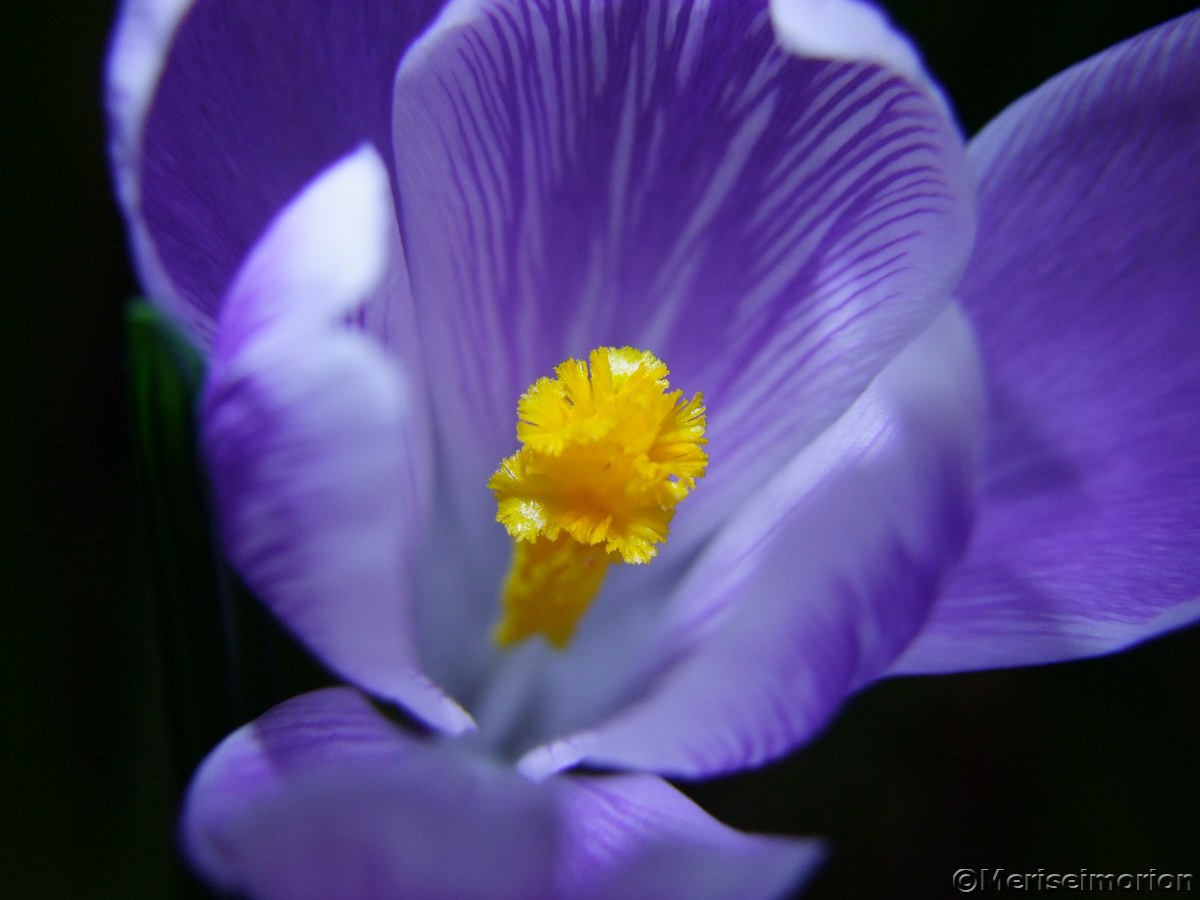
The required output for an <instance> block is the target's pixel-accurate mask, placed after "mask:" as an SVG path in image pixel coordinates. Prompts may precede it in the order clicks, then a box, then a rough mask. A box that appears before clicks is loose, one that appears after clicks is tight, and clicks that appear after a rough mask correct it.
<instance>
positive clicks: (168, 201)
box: [108, 0, 439, 345]
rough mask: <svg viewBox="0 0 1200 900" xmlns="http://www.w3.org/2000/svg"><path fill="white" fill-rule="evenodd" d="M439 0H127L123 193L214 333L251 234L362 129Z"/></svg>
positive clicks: (121, 39)
mask: <svg viewBox="0 0 1200 900" xmlns="http://www.w3.org/2000/svg"><path fill="white" fill-rule="evenodd" d="M438 5H439V4H438V2H436V0H409V2H404V3H393V2H381V0H347V2H339V3H336V4H328V3H323V2H314V0H270V2H246V0H237V2H218V0H193V2H190V3H188V2H184V0H126V2H125V3H124V4H123V6H122V9H121V17H120V20H119V21H118V24H117V37H116V40H115V41H114V43H113V48H112V52H111V54H110V58H109V60H108V108H109V116H110V120H111V128H110V130H111V134H112V156H113V161H114V165H115V169H116V178H117V184H118V192H119V195H120V197H121V200H122V205H123V206H124V208H125V214H126V216H127V218H128V220H129V223H130V229H131V232H132V236H133V246H134V250H135V254H136V256H137V261H138V267H139V269H140V271H141V274H142V276H143V278H144V279H145V282H146V286H147V288H148V289H149V290H150V291H151V292H152V293H153V295H154V299H155V300H156V301H157V302H159V303H161V304H162V305H163V306H165V307H166V308H167V309H168V310H169V311H170V312H171V313H173V314H174V315H175V316H176V317H177V318H178V319H179V321H180V322H181V323H182V324H183V325H184V326H185V327H186V329H187V331H188V332H189V334H190V335H191V336H192V338H193V339H195V340H197V341H198V342H199V343H201V344H204V345H207V344H208V342H209V340H210V338H211V334H212V329H213V323H214V320H215V319H216V317H217V315H218V313H219V308H220V302H221V299H222V298H223V296H224V294H225V291H226V289H227V288H228V286H229V283H230V281H231V279H232V277H233V274H234V272H235V271H236V270H237V267H238V266H239V264H240V263H241V260H242V258H243V257H244V256H245V254H246V252H247V250H248V249H249V247H250V245H251V243H252V242H253V241H254V239H255V238H256V236H257V235H258V233H259V232H260V231H261V230H262V229H263V227H264V226H265V225H266V224H267V221H268V220H269V219H270V218H271V216H272V215H273V214H274V212H275V210H277V209H278V208H279V207H280V206H282V205H283V204H284V203H285V202H286V201H287V199H288V198H289V197H291V196H292V195H293V194H294V193H295V192H296V191H298V190H299V189H300V188H301V187H302V186H303V185H304V184H306V183H307V182H308V181H309V180H310V179H311V178H313V177H314V176H315V175H316V174H317V172H319V171H320V170H322V169H323V168H325V167H326V166H328V165H329V164H330V163H332V162H333V161H334V160H335V159H337V158H339V157H341V156H343V155H344V154H346V153H347V152H349V151H350V150H352V149H353V148H354V147H355V146H357V145H359V144H361V143H362V142H364V141H370V142H372V143H374V145H375V146H376V148H378V149H379V151H380V152H381V153H383V154H384V155H385V156H386V157H388V158H390V156H391V141H392V132H391V115H390V109H391V88H392V77H393V75H394V73H395V69H396V65H397V63H398V62H399V60H400V56H401V54H402V53H403V52H404V49H405V48H406V47H407V46H408V44H409V43H410V42H411V41H412V39H413V38H414V37H415V36H416V35H417V34H418V33H419V32H420V31H421V29H422V28H423V27H424V26H425V25H426V24H427V22H428V21H429V19H430V18H431V17H432V16H433V14H434V13H435V12H436V10H437V7H438Z"/></svg>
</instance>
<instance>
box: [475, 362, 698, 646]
mask: <svg viewBox="0 0 1200 900" xmlns="http://www.w3.org/2000/svg"><path fill="white" fill-rule="evenodd" d="M589 363H590V371H589ZM554 371H555V376H556V377H555V378H539V379H538V380H537V382H535V383H534V385H533V386H532V387H531V388H530V389H529V390H528V391H526V392H525V394H524V395H523V396H522V397H521V400H520V402H519V403H518V405H517V414H518V416H519V417H520V421H519V422H518V424H517V437H518V438H519V439H520V440H521V442H522V444H523V445H524V446H522V448H521V449H520V450H518V451H517V452H516V453H514V454H513V455H512V456H510V457H508V458H507V459H505V460H504V461H503V462H501V464H500V468H499V469H498V470H497V471H496V473H495V474H494V475H493V476H492V477H491V479H490V480H489V481H488V487H489V488H491V490H492V492H493V493H494V494H495V495H496V501H497V503H498V507H499V508H498V512H497V515H496V519H497V521H499V522H500V523H501V524H503V525H504V527H505V528H506V529H507V530H508V533H509V534H510V535H512V537H513V538H514V541H515V548H514V555H513V563H512V568H511V569H510V571H509V574H508V578H507V579H506V581H505V586H504V597H503V610H504V616H503V619H502V620H501V622H500V624H499V625H498V626H497V628H496V633H495V639H496V641H497V642H498V643H499V644H501V645H502V646H508V645H511V644H514V643H517V642H518V641H521V640H524V639H525V638H527V637H530V636H532V635H534V634H542V635H544V636H545V637H546V639H547V640H549V641H550V642H551V643H552V644H553V645H554V646H556V647H559V648H564V647H566V646H567V644H568V643H569V642H570V640H571V636H572V634H573V633H574V631H575V626H576V624H577V623H578V621H579V618H580V616H582V615H583V613H584V612H586V611H587V609H588V607H589V606H590V605H591V602H592V600H593V599H594V598H595V596H596V594H597V593H599V590H600V587H601V585H602V583H603V581H604V575H605V572H606V571H607V569H608V566H609V564H610V563H612V562H627V563H646V562H649V561H650V560H651V559H653V558H654V556H655V555H656V554H657V552H658V549H657V547H656V546H655V545H657V544H659V543H661V542H663V541H664V540H666V538H667V533H668V531H669V530H670V523H671V519H672V517H673V516H674V514H675V506H676V504H678V503H679V501H680V500H682V499H683V498H684V497H686V496H687V495H688V494H689V493H690V492H691V490H692V488H694V487H695V484H696V479H697V478H700V477H702V476H703V475H704V472H705V468H706V467H707V465H708V458H707V456H705V454H704V451H703V450H702V449H701V448H702V447H703V445H704V444H705V443H706V440H705V438H704V426H705V410H704V406H703V401H702V399H701V396H700V394H696V395H695V396H694V397H692V399H691V400H684V399H683V392H682V391H673V392H671V393H668V390H669V388H670V385H669V384H668V382H667V378H666V376H667V367H666V366H665V365H664V364H663V363H662V361H661V360H659V359H658V358H657V357H655V356H654V355H653V354H651V353H647V352H645V351H641V350H635V349H633V348H632V347H623V348H621V349H616V348H612V347H601V348H599V349H597V350H593V351H592V352H591V353H590V354H589V355H588V362H587V363H585V362H583V361H581V360H577V359H568V360H567V361H566V362H564V363H562V364H561V365H559V366H558V367H556V368H555V370H554Z"/></svg>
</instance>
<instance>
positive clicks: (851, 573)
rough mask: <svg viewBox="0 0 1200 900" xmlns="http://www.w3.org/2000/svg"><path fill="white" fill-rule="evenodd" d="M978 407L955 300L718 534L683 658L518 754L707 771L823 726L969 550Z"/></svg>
mask: <svg viewBox="0 0 1200 900" xmlns="http://www.w3.org/2000/svg"><path fill="white" fill-rule="evenodd" d="M982 408H983V394H982V376H981V374H980V372H979V368H978V358H977V354H976V350H975V345H974V342H973V340H972V337H971V335H970V332H969V329H968V328H967V326H966V324H965V320H964V319H963V317H962V316H961V314H960V313H959V312H958V311H957V310H956V309H955V308H951V310H948V311H947V312H945V313H943V315H942V316H941V317H939V319H938V320H937V321H936V322H935V323H934V324H933V325H932V326H931V327H930V328H929V329H928V330H927V331H926V332H925V333H924V334H923V335H922V336H921V337H920V338H919V339H918V340H916V341H915V342H913V344H912V345H910V346H909V347H908V348H907V349H906V350H905V351H904V352H903V353H902V354H901V355H900V356H899V357H897V359H896V360H895V361H893V362H892V363H891V364H890V365H889V366H888V367H887V368H886V369H885V370H884V371H883V373H882V374H881V375H880V376H879V378H877V379H876V380H875V381H874V382H873V383H872V385H871V387H870V388H869V389H868V390H867V391H866V393H865V394H864V395H863V396H862V398H861V399H860V400H859V401H858V403H856V404H855V405H854V406H853V407H851V409H850V410H849V411H847V413H846V414H845V415H844V416H843V417H842V418H841V419H839V420H838V421H837V422H836V423H835V424H834V425H833V427H832V428H830V429H829V430H828V431H826V432H825V433H824V434H823V435H822V436H821V437H820V438H818V439H817V440H816V441H815V442H813V444H812V445H811V446H810V447H808V448H807V449H806V450H805V451H804V452H803V453H802V454H800V455H799V456H797V457H796V459H794V460H793V461H792V463H791V464H790V465H788V466H787V467H786V468H785V469H784V470H783V471H782V472H781V473H780V475H779V476H778V477H777V478H776V479H774V480H773V481H772V482H770V483H769V484H768V485H767V486H766V488H764V490H763V491H762V492H760V493H759V494H758V495H757V496H755V497H752V498H750V499H749V500H748V501H747V503H746V505H745V506H744V507H743V508H742V509H741V510H740V511H739V512H738V514H737V515H736V517H735V518H734V519H733V520H732V521H731V522H729V523H728V524H727V525H726V526H725V527H724V528H723V530H722V531H720V532H718V534H717V535H716V536H715V538H714V543H713V545H712V546H711V547H710V548H709V549H708V550H707V551H706V553H705V555H704V556H702V557H701V559H700V560H699V562H698V563H697V565H696V566H695V567H694V569H693V570H692V571H691V572H690V573H689V576H688V577H687V578H686V580H685V581H684V582H683V584H682V585H681V586H680V587H679V589H678V593H677V595H676V597H675V598H674V601H673V605H672V607H671V608H670V609H669V610H668V618H667V622H668V626H667V628H666V629H665V633H664V634H662V635H661V637H660V640H659V641H658V643H659V645H660V658H661V655H662V654H664V653H670V652H673V653H674V654H676V655H677V656H678V657H679V661H678V662H677V663H676V664H674V665H668V666H667V667H666V668H665V671H662V672H661V673H660V674H659V676H658V678H657V680H656V681H654V682H652V683H650V685H649V686H648V687H647V688H646V689H645V691H644V696H643V697H642V698H641V699H640V700H637V701H635V702H634V703H633V704H631V705H630V706H628V707H627V708H626V709H624V710H622V711H620V712H618V713H617V714H616V715H614V716H612V717H611V718H610V719H608V720H607V721H605V722H603V723H601V724H600V725H598V726H596V727H594V728H592V729H590V730H587V731H584V732H582V733H579V734H576V735H574V736H572V737H569V738H567V739H565V740H562V741H559V742H557V743H554V744H550V745H548V746H546V747H543V748H540V749H539V750H535V751H533V752H532V753H530V754H529V755H527V756H526V757H525V759H524V760H523V761H522V767H523V768H524V769H525V770H526V771H527V772H528V773H530V774H531V775H534V776H538V775H542V774H544V773H546V772H547V771H553V770H557V769H561V768H563V767H565V766H569V765H571V764H573V763H574V762H577V761H578V760H580V759H584V760H588V761H592V762H597V763H600V764H610V765H618V766H629V767H635V768H649V769H653V770H655V771H659V772H665V773H672V774H679V775H685V776H701V775H708V774H713V773H718V772H724V771H728V770H731V769H735V768H740V767H745V766H750V765H755V764H759V763H762V762H765V761H766V760H769V759H771V758H772V757H775V756H778V755H780V754H782V753H784V752H786V751H787V750H789V749H791V748H793V747H794V746H796V745H797V744H798V743H800V742H801V741H803V740H805V739H806V738H808V737H809V736H811V735H812V734H813V733H814V732H815V731H816V730H817V729H819V728H820V727H822V726H823V725H824V724H825V722H826V721H827V720H828V719H829V717H830V716H831V715H832V714H833V713H834V711H835V710H836V709H837V708H838V706H839V705H840V704H841V703H842V702H843V701H844V700H845V698H846V697H847V695H848V694H849V693H850V692H851V691H853V690H855V689H856V688H858V687H860V686H861V685H863V684H864V683H866V682H868V681H870V680H872V679H873V678H875V677H876V676H877V675H878V674H879V673H880V672H882V671H883V670H884V669H885V668H886V667H887V666H888V664H889V663H890V662H891V661H892V660H893V658H894V657H895V656H896V654H897V653H899V652H900V651H901V650H902V649H903V648H904V646H905V645H906V644H907V643H908V642H909V640H911V638H912V637H913V635H914V634H915V633H916V631H917V629H918V628H919V627H920V625H921V623H922V621H923V620H924V618H925V616H926V614H927V611H928V609H929V606H930V604H931V603H932V601H933V599H934V597H935V596H936V594H937V590H938V587H939V585H940V583H941V581H942V578H943V576H944V573H945V572H946V571H947V569H948V567H949V566H951V565H952V564H953V563H954V562H955V561H956V560H957V558H958V554H959V553H960V552H961V550H962V548H963V547H964V545H965V542H966V540H967V535H968V532H969V529H970V525H971V521H972V516H973V512H974V500H975V491H974V488H975V479H976V477H977V466H978V451H979V447H980V445H981V443H982V434H981V429H982ZM611 649H612V653H613V656H614V658H619V657H620V656H621V655H622V654H623V650H622V648H618V647H613V648H611Z"/></svg>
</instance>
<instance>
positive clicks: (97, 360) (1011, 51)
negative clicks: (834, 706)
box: [0, 0, 1200, 898]
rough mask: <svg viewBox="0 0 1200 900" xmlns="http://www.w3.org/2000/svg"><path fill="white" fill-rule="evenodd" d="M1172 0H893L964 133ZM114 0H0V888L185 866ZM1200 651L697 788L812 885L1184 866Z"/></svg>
mask: <svg viewBox="0 0 1200 900" xmlns="http://www.w3.org/2000/svg"><path fill="white" fill-rule="evenodd" d="M1189 5H1190V4H1188V3H1177V2H1174V3H1173V2H1149V0H1146V2H1140V3H1134V2H1132V0H1111V2H1102V0H1069V2H1068V0H1055V2H1053V3H1049V2H1041V3H1019V2H1013V0H995V2H983V0H975V2H971V0H937V2H934V0H911V2H895V3H891V4H888V6H889V8H890V9H891V10H892V13H893V15H894V17H895V18H896V19H897V20H898V21H899V22H900V23H901V24H902V25H903V26H904V27H906V28H907V29H908V30H909V31H910V33H911V34H913V35H914V36H915V38H916V40H917V41H918V43H919V44H920V45H921V46H922V48H923V50H924V52H925V55H926V60H927V62H928V64H929V66H930V68H931V69H932V71H933V72H934V73H935V75H937V76H938V78H939V79H940V80H941V81H942V83H943V84H944V85H945V86H946V88H947V90H948V92H949V94H950V95H951V97H952V98H953V100H954V103H955V105H956V107H957V109H958V111H959V114H960V117H961V119H962V122H963V124H964V126H965V128H966V130H967V132H968V133H973V132H974V131H976V130H977V129H978V128H979V127H980V126H981V125H982V124H983V123H984V122H986V121H987V120H988V119H989V118H990V117H991V116H992V115H994V114H995V113H997V112H998V111H999V110H1000V109H1002V108H1003V107H1004V106H1005V105H1006V104H1007V103H1008V102H1009V101H1011V100H1013V99H1015V98H1016V97H1018V96H1020V95H1021V94H1022V93H1024V92H1025V91H1027V90H1029V89H1031V88H1033V87H1035V86H1036V85H1037V84H1038V83H1040V82H1041V81H1042V80H1044V79H1045V78H1046V77H1048V76H1050V75H1052V74H1054V73H1055V72H1056V71H1058V70H1060V69H1062V68H1063V67H1065V66H1067V65H1069V64H1070V63H1072V62H1075V61H1078V60H1081V59H1083V58H1085V57H1086V56H1088V55H1090V54H1092V53H1094V52H1097V51H1099V50H1101V49H1103V48H1104V47H1106V46H1108V45H1110V44H1112V43H1115V42H1116V41H1118V40H1120V39H1122V38H1123V37H1127V36H1130V35H1132V34H1134V33H1136V32H1138V31H1140V30H1143V29H1144V28H1147V27H1149V26H1151V25H1154V24H1156V23H1158V22H1161V21H1164V20H1166V19H1168V18H1170V17H1172V16H1174V15H1177V14H1179V13H1181V12H1183V11H1185V10H1186V9H1187V8H1188V6H1189ZM113 15H114V12H113V4H111V3H103V2H102V3H95V2H81V0H73V2H71V0H65V2H64V0H47V2H40V3H36V2H25V0H17V2H13V0H9V2H7V3H5V4H4V5H3V12H0V42H3V46H2V47H0V75H2V76H3V77H2V80H0V97H2V98H3V104H4V105H3V110H2V111H3V122H4V136H3V139H2V141H0V155H2V156H0V158H2V159H3V160H4V167H3V173H4V176H5V178H4V182H5V188H4V195H3V197H4V199H3V209H4V232H3V234H2V235H0V238H2V244H0V247H2V248H3V252H2V254H0V259H2V260H3V267H2V268H0V283H2V284H3V285H4V287H5V290H4V291H3V293H2V294H0V303H3V305H4V313H3V316H4V318H3V329H2V330H0V342H2V343H0V350H2V351H3V352H2V353H0V359H2V360H3V365H4V371H3V377H2V378H0V385H2V386H3V387H2V390H3V392H4V394H3V403H4V405H3V418H2V420H0V421H2V422H3V424H2V425H0V454H2V456H0V464H2V468H0V472H2V473H3V474H2V475H0V490H2V495H0V510H2V511H3V516H2V517H0V523H2V526H0V527H2V528H3V531H2V532H0V601H2V604H0V615H2V616H3V618H2V620H0V621H2V622H3V634H4V638H5V640H4V645H5V646H4V649H3V652H0V679H2V681H0V698H2V703H3V705H2V707H0V749H2V752H3V754H4V756H3V759H2V760H0V764H2V765H3V768H2V769H0V773H2V774H0V782H2V784H3V795H2V796H0V896H4V897H16V898H24V897H59V896H68V897H69V896H83V897H143V896H144V897H163V896H165V897H171V896H183V895H185V894H186V892H187V887H186V885H187V882H186V881H185V880H184V879H183V878H182V877H181V875H180V874H179V871H178V868H177V864H176V862H175V858H174V837H173V829H174V813H175V807H176V802H177V797H176V789H177V788H176V785H177V783H178V779H179V778H180V777H181V773H179V772H176V771H174V770H173V765H174V764H173V762H172V754H171V752H170V739H169V735H168V728H167V709H168V707H167V697H166V692H165V689H164V686H163V676H162V659H161V657H160V651H159V648H158V644H157V640H156V631H155V618H154V607H153V605H152V602H151V598H150V597H149V596H148V591H146V590H145V584H144V581H145V579H144V578H143V577H142V576H141V575H140V574H139V573H140V570H141V567H140V565H139V561H138V554H137V549H136V548H137V545H138V540H137V534H138V532H137V527H136V522H135V519H134V512H135V508H136V507H135V503H134V496H133V469H132V465H131V461H130V460H131V443H130V439H129V436H128V433H129V432H128V420H127V416H126V401H125V377H126V374H125V365H126V363H125V355H124V349H123V339H122V317H123V310H124V306H125V303H126V299H127V298H128V297H130V296H132V295H133V294H134V293H135V292H136V289H137V286H136V282H135V280H134V277H133V275H132V273H131V270H130V267H129V262H128V258H127V255H126V252H125V249H124V231H123V225H122V222H121V221H120V219H119V216H118V213H117V211H116V208H115V206H114V204H113V202H112V200H111V196H110V187H109V179H108V172H107V167H106V161H105V155H104V128H103V117H102V112H101V106H100V92H101V70H102V64H103V54H104V50H105V45H106V41H107V32H108V29H109V27H110V25H111V20H112V18H113ZM1198 651H1200V629H1193V630H1191V631H1185V632H1182V633H1178V634H1176V635H1173V636H1170V637H1167V638H1165V639H1163V640H1160V641H1156V642H1153V643H1151V644H1149V645H1146V646H1143V647H1141V648H1139V649H1137V650H1135V651H1133V652H1130V653H1126V654H1124V655H1120V656H1117V657H1112V658H1108V659H1100V660H1093V661H1089V662H1083V663H1076V664H1069V665H1057V666H1047V667H1042V668H1038V669H1027V670H1016V671H1006V672H992V673H984V674H976V675H964V676H948V677H941V678H923V679H905V680H901V681H895V682H889V683H885V684H882V685H880V686H877V687H874V688H872V689H871V690H869V691H867V692H866V693H865V694H863V695H861V696H859V697H857V698H856V699H854V700H853V701H851V702H850V704H849V705H848V706H847V708H846V710H845V711H844V713H843V714H842V715H841V717H840V718H839V719H838V720H837V721H836V722H835V723H834V725H833V726H832V727H831V728H830V729H829V730H828V731H827V732H826V733H825V734H824V735H823V736H822V737H821V738H819V739H818V740H817V741H816V742H815V743H814V744H813V745H811V746H809V747H807V748H805V749H803V750H801V751H799V752H798V753H796V754H794V755H793V756H792V757H791V758H789V759H787V760H785V761H783V762H780V763H778V764H776V765H773V766H770V767H768V768H766V769H764V770H762V771H760V772H755V773H749V774H744V775H740V776H736V777H733V778H729V779H724V780H721V781H716V782H711V783H707V784H703V785H699V786H694V787H690V788H689V791H690V792H691V793H692V794H693V795H694V796H695V797H696V798H697V799H698V800H699V801H700V802H701V803H702V804H703V805H705V806H706V808H708V809H709V810H711V811H712V812H713V813H714V815H716V816H718V817H719V818H721V819H723V820H725V821H727V822H729V823H730V824H733V825H736V826H738V827H742V828H750V829H758V830H764V831H772V832H782V833H802V834H816V835H824V836H826V838H827V839H828V841H829V844H830V846H831V851H832V852H831V856H830V859H829V862H828V864H827V866H826V867H825V869H824V871H823V872H822V873H821V874H820V875H819V876H818V877H817V879H816V881H815V883H814V884H813V886H812V891H811V894H810V896H812V897H816V898H821V897H825V898H832V897H864V896H873V897H874V896H878V897H893V896H895V897H903V896H913V897H934V896H945V895H950V894H951V893H952V892H951V890H950V875H951V872H952V871H953V870H954V869H956V868H959V867H979V866H987V867H1003V868H1007V869H1011V870H1023V871H1035V870H1036V869H1037V868H1039V867H1044V868H1046V869H1047V870H1049V871H1055V870H1060V871H1067V872H1071V871H1079V870H1081V869H1087V870H1089V871H1118V872H1119V871H1133V872H1137V871H1145V870H1148V869H1150V868H1152V867H1156V868H1157V869H1158V870H1159V871H1160V872H1161V871H1177V872H1186V871H1191V872H1195V873H1197V874H1198V875H1200V822H1198V820H1197V813H1198V812H1200V767H1198V765H1197V763H1200V702H1198V700H1197V697H1198V696H1200V692H1198V691H1197V671H1196V664H1195V663H1196V659H1197V656H1198ZM1198 891H1200V888H1198Z"/></svg>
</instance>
